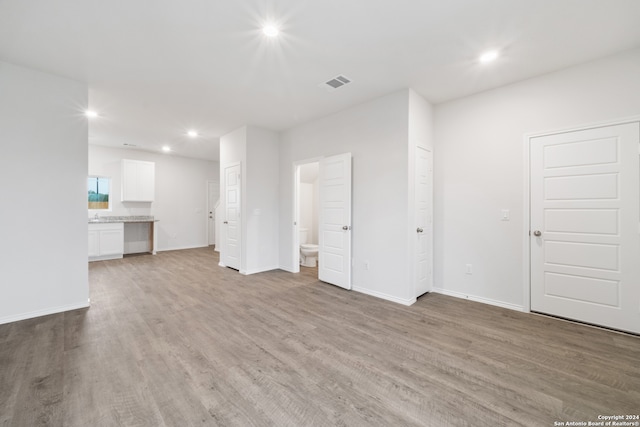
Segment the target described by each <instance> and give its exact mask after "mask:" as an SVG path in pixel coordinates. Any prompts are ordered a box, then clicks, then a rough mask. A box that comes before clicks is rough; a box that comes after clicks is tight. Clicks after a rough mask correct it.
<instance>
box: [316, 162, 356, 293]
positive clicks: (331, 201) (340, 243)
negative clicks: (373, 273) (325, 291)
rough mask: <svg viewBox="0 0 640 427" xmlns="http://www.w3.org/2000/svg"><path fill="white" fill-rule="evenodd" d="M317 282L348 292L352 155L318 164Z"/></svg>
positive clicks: (349, 282)
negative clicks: (329, 284)
mask: <svg viewBox="0 0 640 427" xmlns="http://www.w3.org/2000/svg"><path fill="white" fill-rule="evenodd" d="M319 175H320V176H319V193H320V197H319V199H320V213H319V223H320V227H319V236H318V278H319V279H320V280H322V281H323V282H327V283H331V284H333V285H337V286H340V287H343V288H345V289H351V153H345V154H340V155H338V156H333V157H326V158H324V159H322V160H321V161H320V174H319Z"/></svg>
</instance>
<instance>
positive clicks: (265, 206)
mask: <svg viewBox="0 0 640 427" xmlns="http://www.w3.org/2000/svg"><path fill="white" fill-rule="evenodd" d="M278 145H279V137H278V134H277V133H275V132H271V131H267V130H264V129H260V128H256V127H253V126H243V127H241V128H239V129H236V130H235V131H233V132H230V133H228V134H226V135H224V136H222V137H221V138H220V186H221V188H220V193H221V195H222V196H221V198H220V202H221V204H222V206H223V211H224V205H225V203H226V201H225V199H224V168H225V167H226V166H227V165H230V164H233V163H238V162H239V163H240V164H241V169H242V174H241V175H242V178H241V196H240V197H241V205H242V206H241V222H240V224H241V225H240V230H241V242H242V243H241V245H242V253H241V257H240V259H241V261H240V273H242V274H253V273H258V272H260V271H267V270H273V269H276V268H278V252H277V248H278V214H279V206H278V197H279V196H278V168H279V159H278V153H279V149H278ZM224 233H225V230H224V226H223V230H222V231H221V234H222V236H221V237H222V239H223V243H222V245H221V259H222V258H223V257H224V250H225V248H224V236H225V235H224Z"/></svg>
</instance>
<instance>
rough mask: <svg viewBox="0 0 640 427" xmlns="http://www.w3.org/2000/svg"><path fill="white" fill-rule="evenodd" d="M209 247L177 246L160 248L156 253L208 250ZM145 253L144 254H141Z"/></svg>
mask: <svg viewBox="0 0 640 427" xmlns="http://www.w3.org/2000/svg"><path fill="white" fill-rule="evenodd" d="M208 247H209V245H189V246H178V247H173V248H162V249H158V252H168V251H183V250H185V249H198V248H208ZM142 253H146V252H142Z"/></svg>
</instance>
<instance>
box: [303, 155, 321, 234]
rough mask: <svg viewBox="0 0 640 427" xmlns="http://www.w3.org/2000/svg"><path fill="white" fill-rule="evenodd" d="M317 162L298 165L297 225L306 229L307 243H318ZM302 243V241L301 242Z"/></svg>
mask: <svg viewBox="0 0 640 427" xmlns="http://www.w3.org/2000/svg"><path fill="white" fill-rule="evenodd" d="M319 167H320V165H319V163H318V162H313V163H305V164H303V165H300V186H299V187H298V191H299V193H300V194H299V197H300V198H299V203H300V206H299V219H300V222H299V226H300V228H306V229H308V234H307V243H314V244H318V225H319V222H318V214H319V209H320V206H319V196H320V194H319V192H318V187H319V186H318V171H319ZM301 243H302V242H301Z"/></svg>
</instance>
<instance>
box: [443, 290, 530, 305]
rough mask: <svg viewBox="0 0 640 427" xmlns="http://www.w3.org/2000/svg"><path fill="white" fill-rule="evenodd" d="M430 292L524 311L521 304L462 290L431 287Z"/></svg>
mask: <svg viewBox="0 0 640 427" xmlns="http://www.w3.org/2000/svg"><path fill="white" fill-rule="evenodd" d="M432 292H435V293H438V294H442V295H448V296H450V297H456V298H462V299H468V300H470V301H475V302H481V303H484V304H489V305H495V306H497V307H502V308H508V309H509V310H515V311H526V310H525V309H524V307H523V306H521V305H517V304H511V303H509V302H503V301H497V300H494V299H490V298H483V297H477V296H475V295H467V294H464V293H462V292H457V291H450V290H448V289H442V288H433V289H432Z"/></svg>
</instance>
